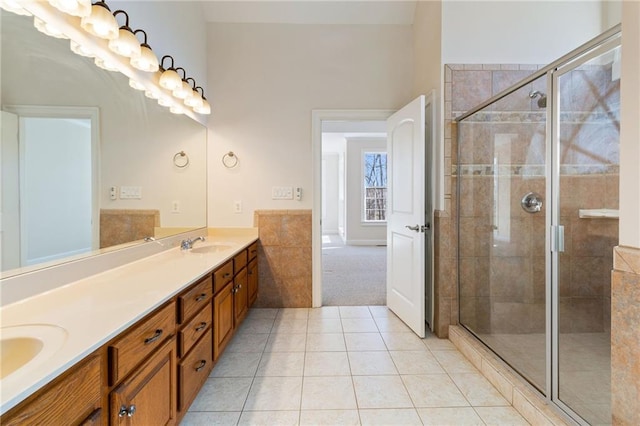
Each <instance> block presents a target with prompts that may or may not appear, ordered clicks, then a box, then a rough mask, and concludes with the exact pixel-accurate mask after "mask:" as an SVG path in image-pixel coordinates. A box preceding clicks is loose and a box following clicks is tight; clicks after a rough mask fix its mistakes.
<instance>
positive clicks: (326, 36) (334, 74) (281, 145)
mask: <svg viewBox="0 0 640 426" xmlns="http://www.w3.org/2000/svg"><path fill="white" fill-rule="evenodd" d="M208 52H209V55H208V56H209V86H210V88H211V89H210V91H211V92H212V93H214V98H213V104H212V108H213V114H212V118H211V120H210V121H209V128H210V133H209V214H208V216H209V221H208V223H209V225H210V226H251V225H252V224H253V211H254V210H256V209H311V207H312V195H313V194H312V188H311V185H312V158H311V111H312V110H313V109H397V108H399V107H401V106H402V105H404V104H405V103H407V102H408V101H409V100H410V99H411V94H412V82H413V66H412V64H413V61H412V54H413V47H412V29H411V27H410V26H396V25H360V26H358V25H287V24H282V25H279V24H209V32H208ZM230 150H232V151H234V152H235V153H236V154H237V155H238V158H239V160H240V164H239V166H238V167H236V168H235V169H225V168H224V167H223V165H222V163H221V158H222V155H223V154H224V153H226V152H228V151H230ZM284 185H291V186H300V187H302V188H303V198H302V200H301V201H295V200H291V201H280V200H272V199H271V188H272V187H273V186H284ZM234 200H240V201H242V204H243V212H242V213H234V212H233V201H234Z"/></svg>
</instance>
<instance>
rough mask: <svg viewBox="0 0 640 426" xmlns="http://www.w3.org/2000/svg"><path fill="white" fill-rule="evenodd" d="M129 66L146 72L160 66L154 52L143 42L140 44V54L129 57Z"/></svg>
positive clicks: (155, 69)
mask: <svg viewBox="0 0 640 426" xmlns="http://www.w3.org/2000/svg"><path fill="white" fill-rule="evenodd" d="M131 66H132V67H134V68H137V69H139V70H140V71H146V72H156V71H158V69H159V68H160V66H159V64H158V58H157V57H156V55H155V53H153V50H151V48H150V47H149V46H147V45H145V44H142V45H140V56H134V57H133V58H131Z"/></svg>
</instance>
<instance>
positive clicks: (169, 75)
mask: <svg viewBox="0 0 640 426" xmlns="http://www.w3.org/2000/svg"><path fill="white" fill-rule="evenodd" d="M160 86H162V87H164V88H165V89H167V90H171V91H173V90H176V89H177V88H178V87H180V86H182V79H181V78H180V75H179V74H178V73H177V72H176V70H174V69H171V68H170V69H168V70H165V71H164V72H163V73H162V75H161V76H160Z"/></svg>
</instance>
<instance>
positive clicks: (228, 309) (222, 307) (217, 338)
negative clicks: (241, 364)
mask: <svg viewBox="0 0 640 426" xmlns="http://www.w3.org/2000/svg"><path fill="white" fill-rule="evenodd" d="M233 293H234V285H233V281H230V282H228V283H227V285H225V286H224V288H223V289H222V290H220V292H219V293H218V294H216V295H215V296H214V297H213V359H214V361H218V359H219V358H220V355H221V354H222V351H223V350H224V348H225V347H226V346H227V344H228V343H229V341H230V340H231V337H233V330H234V324H233V319H234V318H233V305H234V303H233Z"/></svg>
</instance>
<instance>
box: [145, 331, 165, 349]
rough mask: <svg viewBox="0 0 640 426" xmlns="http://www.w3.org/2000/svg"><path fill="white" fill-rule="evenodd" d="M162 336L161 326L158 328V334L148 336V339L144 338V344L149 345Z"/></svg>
mask: <svg viewBox="0 0 640 426" xmlns="http://www.w3.org/2000/svg"><path fill="white" fill-rule="evenodd" d="M160 336H162V329H161V328H159V329H157V330H156V334H154V335H153V336H151V337H147V338H146V339H144V344H145V345H148V344H149V343H153V342H155V341H156V340H158V339H159V338H160Z"/></svg>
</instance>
